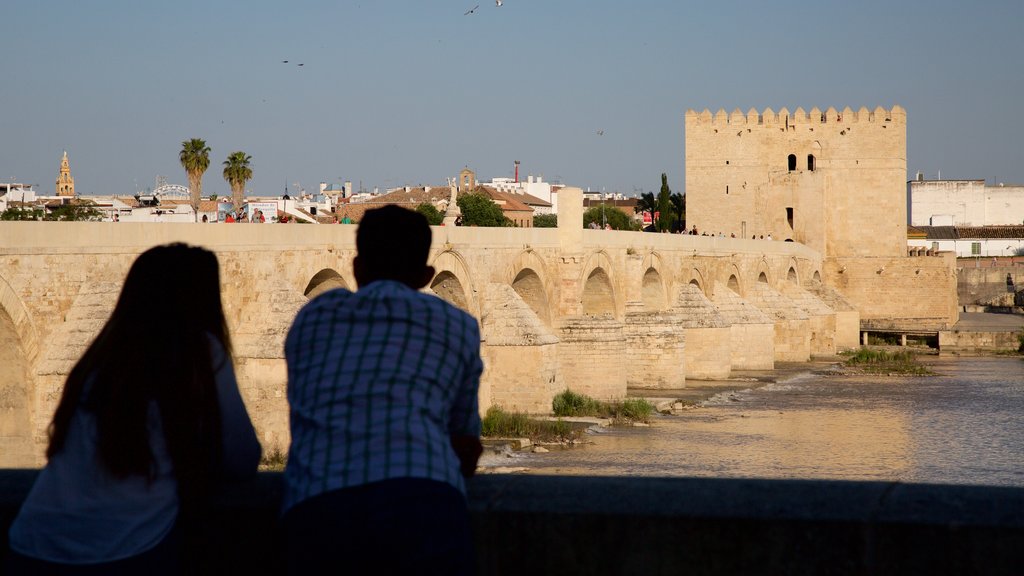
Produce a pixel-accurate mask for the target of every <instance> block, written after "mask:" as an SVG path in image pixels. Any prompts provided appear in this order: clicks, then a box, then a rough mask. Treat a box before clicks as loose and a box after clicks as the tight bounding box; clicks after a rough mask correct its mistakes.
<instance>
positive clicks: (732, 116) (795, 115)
mask: <svg viewBox="0 0 1024 576" xmlns="http://www.w3.org/2000/svg"><path fill="white" fill-rule="evenodd" d="M686 121H687V123H688V124H696V125H701V124H708V125H724V124H729V125H741V126H751V125H754V126H778V125H783V126H793V125H804V124H840V125H852V124H861V123H878V124H894V125H905V124H906V121H907V112H906V110H904V109H903V108H902V107H901V106H899V105H896V106H893V107H892V108H890V109H885V108H882V107H881V106H878V107H876V108H875V109H874V110H868V109H867V108H866V107H863V106H861V108H860V109H859V110H853V109H852V108H850V107H849V106H847V107H846V108H843V109H842V110H836V109H835V108H832V107H829V108H828V109H827V110H824V111H822V110H820V109H819V108H817V107H814V108H811V110H810V111H809V112H808V111H805V110H804V109H803V108H797V109H796V110H795V111H793V112H790V111H789V110H788V109H787V108H781V109H780V110H779V111H778V112H775V111H774V110H772V109H771V108H765V109H764V110H763V111H761V112H758V111H757V109H755V108H751V109H750V110H747V111H746V112H743V111H742V110H740V109H739V108H736V109H735V110H733V111H732V112H726V111H725V110H724V109H722V108H719V109H718V112H715V113H712V112H711V111H710V110H708V109H707V108H705V109H704V110H703V111H701V112H697V111H695V110H692V109H690V110H687V111H686Z"/></svg>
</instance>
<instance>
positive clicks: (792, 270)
mask: <svg viewBox="0 0 1024 576" xmlns="http://www.w3.org/2000/svg"><path fill="white" fill-rule="evenodd" d="M786 280H787V281H788V282H791V283H792V284H794V285H795V286H799V285H800V277H799V276H798V275H797V273H796V267H794V266H792V265H791V266H790V267H789V270H787V271H786Z"/></svg>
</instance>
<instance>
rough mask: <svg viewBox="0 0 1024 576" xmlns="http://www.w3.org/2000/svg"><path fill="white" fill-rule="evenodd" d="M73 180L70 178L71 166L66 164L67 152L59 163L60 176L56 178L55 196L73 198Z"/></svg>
mask: <svg viewBox="0 0 1024 576" xmlns="http://www.w3.org/2000/svg"><path fill="white" fill-rule="evenodd" d="M74 195H75V179H74V178H72V177H71V165H70V164H68V151H67V150H65V151H64V158H63V159H61V161H60V176H58V177H57V196H74Z"/></svg>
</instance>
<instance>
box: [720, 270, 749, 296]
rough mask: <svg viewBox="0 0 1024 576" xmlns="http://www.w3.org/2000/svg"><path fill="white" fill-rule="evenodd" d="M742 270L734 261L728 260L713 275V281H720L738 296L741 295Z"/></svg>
mask: <svg viewBox="0 0 1024 576" xmlns="http://www.w3.org/2000/svg"><path fill="white" fill-rule="evenodd" d="M742 278H743V272H741V271H740V267H739V266H738V265H737V264H736V262H729V263H727V264H725V266H723V267H722V268H721V269H720V270H719V272H718V274H716V275H715V282H721V283H723V284H725V285H726V287H727V288H729V289H730V290H732V291H733V292H735V293H736V294H737V295H739V296H743V281H742Z"/></svg>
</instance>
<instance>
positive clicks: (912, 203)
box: [907, 174, 1024, 227]
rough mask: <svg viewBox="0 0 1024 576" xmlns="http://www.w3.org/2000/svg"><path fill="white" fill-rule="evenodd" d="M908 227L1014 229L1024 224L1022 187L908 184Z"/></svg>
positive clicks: (946, 182)
mask: <svg viewBox="0 0 1024 576" xmlns="http://www.w3.org/2000/svg"><path fill="white" fill-rule="evenodd" d="M907 219H908V223H909V224H910V225H911V226H972V227H981V226H1014V225H1020V224H1024V185H1008V184H997V185H995V186H988V185H986V184H985V181H984V180H924V179H923V178H922V177H921V175H920V174H918V177H917V179H916V180H911V181H910V182H908V183H907Z"/></svg>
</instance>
